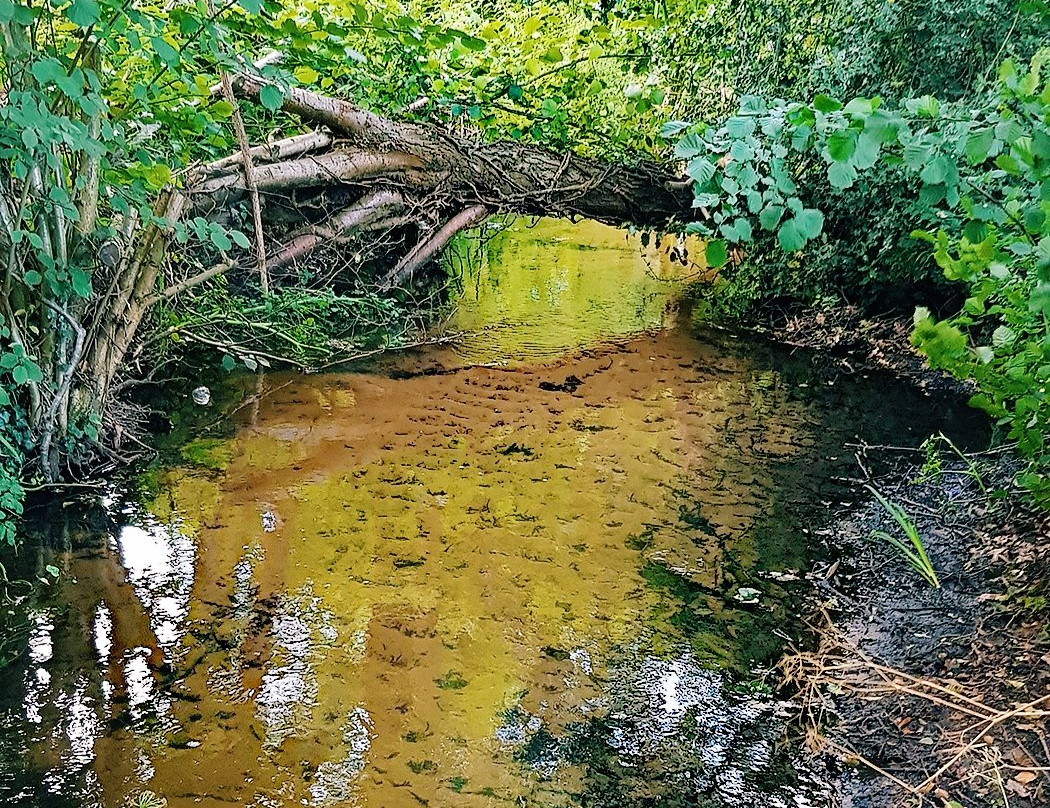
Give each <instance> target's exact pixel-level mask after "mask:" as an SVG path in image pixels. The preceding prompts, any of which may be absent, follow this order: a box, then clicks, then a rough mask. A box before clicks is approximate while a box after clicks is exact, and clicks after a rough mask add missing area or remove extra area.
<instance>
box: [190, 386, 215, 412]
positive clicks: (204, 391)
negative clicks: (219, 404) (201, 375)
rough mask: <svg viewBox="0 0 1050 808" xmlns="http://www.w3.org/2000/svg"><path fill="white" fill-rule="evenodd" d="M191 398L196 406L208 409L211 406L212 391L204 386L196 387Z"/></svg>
mask: <svg viewBox="0 0 1050 808" xmlns="http://www.w3.org/2000/svg"><path fill="white" fill-rule="evenodd" d="M190 396H191V397H192V398H193V403H194V404H200V405H201V406H202V407H207V406H208V405H209V404H211V390H209V389H208V388H207V387H205V386H204V385H203V384H202V385H201V386H200V387H194V388H193V392H192V393H190Z"/></svg>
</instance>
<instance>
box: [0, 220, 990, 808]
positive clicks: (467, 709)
mask: <svg viewBox="0 0 1050 808" xmlns="http://www.w3.org/2000/svg"><path fill="white" fill-rule="evenodd" d="M489 236H490V237H489V238H487V240H486V241H485V242H483V243H476V244H474V245H473V246H472V248H471V250H472V253H471V250H465V251H464V252H463V254H462V255H460V256H459V257H460V258H461V259H462V260H461V261H460V262H459V264H461V265H462V267H463V269H461V270H459V276H458V278H457V282H456V291H455V292H454V298H455V306H454V310H453V311H452V314H451V316H450V319H449V321H448V323H447V324H446V328H447V329H448V330H449V332H450V333H456V334H459V335H460V336H459V337H458V338H457V339H456V340H455V341H454V342H453V343H452V344H450V345H446V346H435V347H431V348H427V349H423V350H420V351H417V352H415V353H412V354H409V355H405V356H399V357H393V358H389V359H384V360H383V361H381V362H379V363H376V364H375V365H374V366H373V367H371V368H369V369H367V370H362V371H360V372H354V373H330V374H323V375H314V376H302V375H291V374H282V373H270V374H266V375H262V376H247V375H246V376H240V377H234V378H233V379H232V380H231V382H230V389H229V390H228V391H227V392H226V394H225V396H226V398H227V399H231V400H234V401H236V402H239V403H238V404H237V406H235V407H233V408H232V414H231V415H230V416H229V418H228V419H226V420H225V421H224V422H223V423H222V424H221V425H220V428H219V432H218V433H216V434H210V433H209V434H208V435H206V436H203V437H201V438H199V439H197V440H195V441H193V442H191V443H189V444H187V445H186V446H185V447H184V448H183V449H182V455H181V456H182V460H181V461H179V462H175V463H172V464H171V465H170V466H167V467H165V468H163V469H160V470H159V471H157V472H155V473H153V474H152V475H151V476H150V478H149V479H148V480H147V481H146V482H145V483H144V484H143V485H142V486H141V487H140V489H141V490H140V493H138V494H137V495H134V496H132V495H128V494H118V493H114V494H113V495H112V496H111V497H109V499H108V501H107V506H108V511H109V516H108V517H107V518H105V519H100V520H97V521H98V523H97V524H95V525H94V526H92V525H88V526H86V527H84V526H82V527H80V528H79V529H77V530H75V531H65V532H63V533H62V534H61V539H60V540H52V541H51V542H50V544H48V545H46V546H42V547H38V548H36V549H35V550H34V549H32V548H27V549H26V551H25V553H24V556H23V557H22V558H21V561H20V563H21V564H22V566H23V567H25V565H27V564H28V565H30V566H31V567H32V569H31V572H32V573H33V574H42V575H43V577H45V578H46V577H47V575H46V573H42V570H43V569H44V565H46V564H52V565H54V566H56V567H58V568H59V570H60V576H59V578H58V580H57V582H56V583H54V584H53V585H51V586H50V587H48V588H47V589H46V591H45V592H44V593H43V594H41V595H40V596H38V597H37V598H35V599H34V600H33V601H32V605H31V607H30V610H29V612H28V613H27V614H26V615H25V620H26V626H27V629H26V632H25V636H24V638H23V639H21V640H20V642H22V644H23V646H24V647H22V648H21V649H20V654H19V655H18V657H17V658H16V659H15V661H14V662H12V663H11V664H9V665H8V666H7V667H5V668H3V669H2V670H0V804H3V805H5V806H11V808H23V807H24V808H29V806H48V807H50V806H57V807H59V808H61V807H62V806H70V807H71V808H89V807H92V808H93V807H94V806H105V807H106V808H110V806H122V805H125V804H129V802H128V801H129V800H137V799H141V795H142V794H143V792H146V791H151V792H153V793H155V794H156V795H159V796H161V797H163V798H165V799H166V800H167V804H168V806H169V807H170V808H190V806H200V807H202V808H219V806H245V807H246V808H247V807H248V806H251V808H287V807H290V806H293V805H294V806H301V805H306V806H361V807H362V808H364V807H366V806H367V807H368V808H401V807H402V806H404V807H405V808H408V807H409V806H416V805H420V806H432V807H433V808H438V806H450V807H451V806H457V808H458V807H460V806H466V807H468V808H469V807H470V806H478V807H479V808H481V807H482V806H485V807H486V808H488V807H490V806H491V807H494V806H549V807H550V808H554V807H555V806H557V807H560V806H570V805H585V806H607V807H608V808H614V807H617V808H619V807H621V806H626V807H630V806H657V805H659V806H687V805H688V806H711V808H716V807H717V808H721V807H723V806H724V807H725V808H750V807H751V806H759V805H761V806H766V807H768V808H787V807H788V806H814V808H815V806H820V805H824V804H827V802H826V800H827V795H826V794H825V793H824V789H823V786H822V785H821V783H820V779H819V777H817V776H816V775H815V774H812V773H809V772H807V770H806V768H805V766H804V765H803V764H802V763H800V762H799V759H797V758H796V756H795V754H794V753H793V751H792V747H791V746H790V745H785V744H784V743H782V742H781V741H782V737H783V734H784V732H785V727H786V724H787V722H788V720H789V718H790V709H789V708H788V706H787V705H785V704H782V703H780V702H778V701H777V700H776V699H775V698H773V697H772V696H770V689H769V685H770V684H771V683H773V681H774V680H773V678H771V676H770V675H769V671H770V669H771V667H772V666H773V665H775V663H776V661H777V658H778V656H779V654H780V653H781V650H782V648H783V645H784V642H785V639H787V638H795V637H798V636H799V631H800V628H799V620H798V612H799V609H800V608H801V600H802V598H803V597H804V595H805V593H806V592H807V591H808V584H807V582H806V580H805V574H806V571H807V570H808V569H809V567H810V565H811V563H812V562H813V560H814V558H816V557H818V556H819V555H820V553H821V543H820V540H819V539H818V536H817V534H818V532H819V528H820V527H821V526H822V525H823V524H825V523H826V521H827V520H828V518H829V516H830V515H831V513H832V512H833V511H834V509H836V508H839V507H841V503H843V502H845V501H848V500H849V494H848V490H847V488H846V487H845V485H844V483H843V482H842V480H843V478H846V477H853V476H857V474H858V469H857V467H856V463H855V461H854V458H853V456H852V454H851V452H850V451H849V450H848V449H846V448H844V444H845V443H847V442H851V441H856V440H864V441H868V442H870V443H876V444H894V445H912V446H914V445H917V444H918V443H920V442H921V441H922V440H923V439H924V438H925V437H926V436H927V435H929V434H930V433H932V432H935V431H938V430H943V431H945V433H946V434H950V435H952V436H954V437H955V439H956V440H957V441H959V442H961V443H962V444H965V443H966V442H967V439H968V436H972V435H974V434H975V432H974V430H975V429H976V428H977V427H976V426H975V424H976V423H977V421H976V419H975V418H974V417H973V416H971V414H970V413H969V412H968V411H967V410H966V409H965V408H964V407H962V405H960V406H959V408H957V409H956V408H951V407H945V406H944V405H943V404H940V403H935V402H934V400H933V399H929V398H926V397H924V395H923V394H922V393H920V392H918V391H916V390H914V389H911V388H909V387H907V386H905V385H903V384H900V383H897V382H895V381H894V380H892V379H891V378H889V377H878V376H870V377H869V376H864V375H861V374H853V375H850V374H847V373H843V372H838V371H830V370H829V369H828V368H827V366H826V364H825V363H822V362H820V361H818V359H817V358H815V357H814V356H812V355H810V354H808V353H795V354H792V353H790V352H788V351H786V350H784V349H783V348H779V347H776V346H772V345H769V344H766V343H764V342H762V341H759V340H755V339H741V338H737V337H733V336H730V335H728V334H726V333H722V332H717V331H711V330H704V329H701V328H698V327H696V326H694V324H693V323H692V322H691V320H690V317H689V315H688V313H687V312H686V311H685V310H684V309H681V308H680V307H679V306H677V305H676V302H677V301H678V299H679V298H680V296H681V295H682V293H683V291H684V289H685V288H686V286H687V284H688V283H689V282H691V281H692V280H694V279H695V277H696V275H697V270H696V269H695V268H688V267H683V266H681V265H679V264H675V263H672V262H670V261H669V260H668V259H667V257H666V255H664V254H663V253H661V252H660V251H659V250H658V249H657V247H656V246H655V245H650V246H643V245H642V244H641V243H640V241H639V240H638V239H637V238H636V237H634V236H628V235H626V234H625V233H623V232H621V231H617V230H613V229H611V228H607V227H604V226H602V225H597V224H594V223H587V222H584V223H580V224H576V225H571V224H568V223H565V222H555V221H541V222H539V223H526V222H515V223H512V224H510V225H508V226H506V227H505V228H504V229H502V230H500V231H499V232H495V231H494V232H492V233H490V234H489ZM467 253H471V254H470V255H468V254H467ZM701 274H702V273H701ZM187 392H188V391H187ZM142 491H144V492H145V493H141V492H142ZM15 571H17V565H16V568H15ZM135 804H141V803H135Z"/></svg>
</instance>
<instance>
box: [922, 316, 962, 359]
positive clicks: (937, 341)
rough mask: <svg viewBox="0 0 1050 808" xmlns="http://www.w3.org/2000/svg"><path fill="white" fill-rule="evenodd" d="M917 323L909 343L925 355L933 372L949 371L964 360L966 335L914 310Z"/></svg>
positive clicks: (949, 325)
mask: <svg viewBox="0 0 1050 808" xmlns="http://www.w3.org/2000/svg"><path fill="white" fill-rule="evenodd" d="M915 313H916V318H917V322H916V323H915V329H914V330H913V331H912V335H911V342H912V345H914V346H915V347H917V348H918V349H919V350H920V351H922V352H923V353H924V354H926V358H927V359H928V360H929V362H930V366H931V367H933V368H934V369H935V370H951V369H952V368H954V367H956V366H957V365H958V364H959V363H960V362H961V361H965V359H966V335H965V334H963V333H962V331H960V330H959V329H958V328H956V327H955V326H953V325H951V324H949V323H946V322H944V321H943V320H942V321H941V322H934V319H933V318H932V317H930V316H929V314H928V313H926V316H924V317H921V319H920V315H921V314H922V313H924V312H923V311H922V310H919V309H916V312H915Z"/></svg>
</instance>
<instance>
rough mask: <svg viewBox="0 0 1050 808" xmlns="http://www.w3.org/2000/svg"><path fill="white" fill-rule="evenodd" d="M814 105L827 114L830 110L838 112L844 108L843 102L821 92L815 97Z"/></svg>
mask: <svg viewBox="0 0 1050 808" xmlns="http://www.w3.org/2000/svg"><path fill="white" fill-rule="evenodd" d="M813 107H814V108H815V109H816V110H817V111H818V112H823V113H824V114H825V115H827V114H828V113H829V112H837V111H838V110H840V109H842V104H840V103H839V102H838V101H836V100H835V99H834V98H832V97H831V96H828V95H822V94H821V95H817V97H816V98H814V99H813Z"/></svg>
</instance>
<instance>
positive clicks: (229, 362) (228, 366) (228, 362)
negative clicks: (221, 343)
mask: <svg viewBox="0 0 1050 808" xmlns="http://www.w3.org/2000/svg"><path fill="white" fill-rule="evenodd" d="M235 367H237V360H236V359H234V358H233V357H232V356H230V355H229V354H223V357H222V368H223V370H226V371H230V370H233V369H234V368H235Z"/></svg>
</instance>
